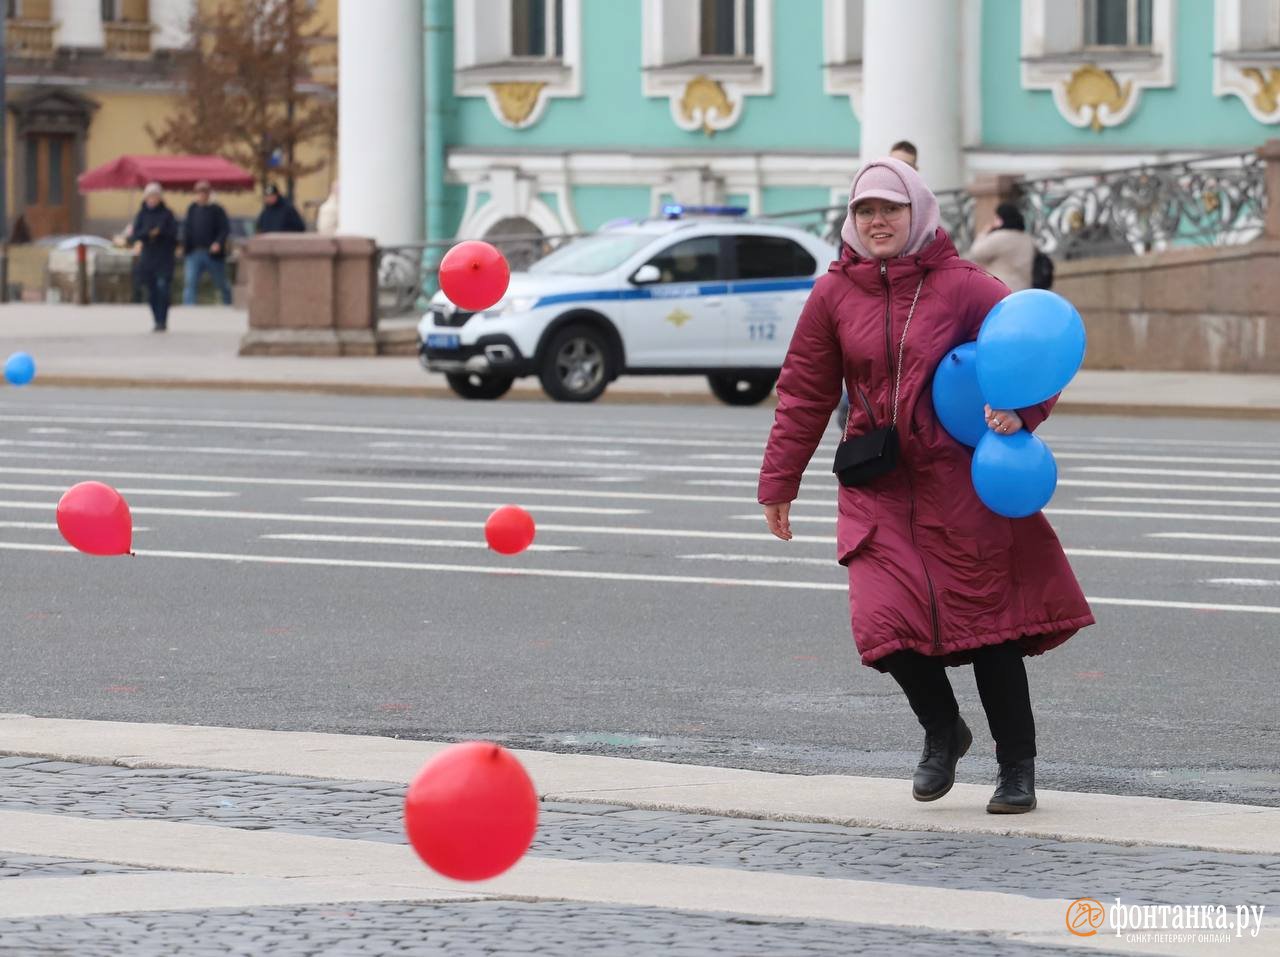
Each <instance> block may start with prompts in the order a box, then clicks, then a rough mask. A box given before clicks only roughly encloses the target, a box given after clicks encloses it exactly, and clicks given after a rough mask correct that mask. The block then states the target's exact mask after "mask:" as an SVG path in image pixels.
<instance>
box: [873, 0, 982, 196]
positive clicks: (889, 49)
mask: <svg viewBox="0 0 1280 957" xmlns="http://www.w3.org/2000/svg"><path fill="white" fill-rule="evenodd" d="M862 7H863V11H864V16H863V30H862V81H863V94H862V145H861V148H860V150H859V156H860V158H861V160H862V161H863V162H867V161H868V160H872V159H875V158H876V157H878V156H884V155H885V154H886V153H888V152H889V147H890V146H892V145H893V144H894V143H895V142H897V141H898V140H910V141H911V142H912V143H914V144H915V145H916V148H917V149H918V150H919V151H920V172H921V174H922V175H923V176H924V178H925V181H926V182H927V183H928V184H929V186H930V188H932V189H933V190H935V191H936V190H941V189H954V188H956V187H959V186H963V185H965V184H964V182H963V181H962V180H963V175H964V164H963V160H964V157H963V155H962V153H961V130H962V128H963V127H962V117H961V109H960V104H961V93H962V90H963V82H962V78H961V75H960V43H961V41H962V38H963V33H962V31H961V29H960V26H961V24H960V7H961V4H959V3H957V2H956V0H866V2H865V3H863V5H862Z"/></svg>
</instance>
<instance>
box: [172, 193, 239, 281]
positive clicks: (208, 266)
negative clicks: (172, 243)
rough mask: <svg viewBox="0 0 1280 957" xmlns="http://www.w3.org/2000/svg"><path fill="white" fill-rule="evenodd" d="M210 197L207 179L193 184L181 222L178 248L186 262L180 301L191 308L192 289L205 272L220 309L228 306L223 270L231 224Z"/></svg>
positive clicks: (225, 273) (225, 271)
mask: <svg viewBox="0 0 1280 957" xmlns="http://www.w3.org/2000/svg"><path fill="white" fill-rule="evenodd" d="M211 195H212V188H211V187H210V185H209V181H208V180H207V179H202V180H201V181H200V182H198V183H196V201H195V202H194V203H192V204H191V205H190V206H188V207H187V218H186V219H185V220H183V222H182V248H183V250H184V252H183V255H184V257H185V259H186V266H185V269H186V281H185V282H184V283H183V287H182V301H183V302H184V303H185V304H186V305H188V306H193V305H195V301H196V287H197V286H198V285H200V277H201V276H202V275H203V274H204V273H206V272H207V273H208V274H209V277H210V278H211V279H212V280H213V284H214V285H215V286H217V288H218V293H219V294H220V295H221V296H222V302H223V305H228V306H229V305H231V287H230V286H229V285H228V284H227V267H226V257H227V236H228V235H229V234H230V233H231V220H229V219H227V211H226V210H225V209H223V208H222V207H221V206H220V205H219V204H218V203H214V202H211Z"/></svg>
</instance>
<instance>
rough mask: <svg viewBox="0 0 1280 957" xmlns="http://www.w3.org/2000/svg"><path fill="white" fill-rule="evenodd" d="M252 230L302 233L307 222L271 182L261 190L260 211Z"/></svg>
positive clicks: (305, 228)
mask: <svg viewBox="0 0 1280 957" xmlns="http://www.w3.org/2000/svg"><path fill="white" fill-rule="evenodd" d="M254 230H255V232H259V233H302V232H306V230H307V224H306V223H304V222H303V221H302V215H301V214H300V213H299V212H298V210H297V209H296V208H295V207H294V205H293V203H291V202H289V200H288V198H287V197H284V196H281V195H280V188H279V187H278V186H276V184H275V183H272V184H270V185H269V186H268V187H267V188H266V189H265V190H263V191H262V212H260V213H258V222H257V224H256V225H255V227H254Z"/></svg>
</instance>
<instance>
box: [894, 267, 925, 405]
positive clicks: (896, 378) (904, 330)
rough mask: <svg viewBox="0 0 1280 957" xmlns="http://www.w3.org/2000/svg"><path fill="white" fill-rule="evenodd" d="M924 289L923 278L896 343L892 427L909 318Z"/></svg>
mask: <svg viewBox="0 0 1280 957" xmlns="http://www.w3.org/2000/svg"><path fill="white" fill-rule="evenodd" d="M923 288H924V276H921V277H920V282H919V283H918V284H917V285H916V294H915V296H913V297H912V299H911V310H910V311H909V312H908V313H907V324H906V325H905V326H903V327H902V341H901V342H899V343H898V368H897V371H896V374H895V375H894V377H893V427H894V428H897V427H898V389H899V387H900V386H901V385H902V356H903V353H904V351H905V350H906V347H907V330H908V329H910V328H911V317H912V316H914V315H915V314H916V303H917V302H919V301H920V290H921V289H923Z"/></svg>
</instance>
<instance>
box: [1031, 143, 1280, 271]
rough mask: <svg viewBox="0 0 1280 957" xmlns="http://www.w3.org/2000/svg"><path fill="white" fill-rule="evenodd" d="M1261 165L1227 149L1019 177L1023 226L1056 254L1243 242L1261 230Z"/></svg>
mask: <svg viewBox="0 0 1280 957" xmlns="http://www.w3.org/2000/svg"><path fill="white" fill-rule="evenodd" d="M1264 170H1265V164H1264V163H1263V162H1262V160H1261V159H1259V158H1258V155H1257V154H1256V153H1253V152H1249V153H1232V154H1224V155H1218V156H1203V157H1198V158H1196V159H1194V160H1187V161H1184V162H1179V163H1159V164H1153V165H1147V166H1137V167H1133V168H1131V169H1121V170H1108V171H1105V172H1093V173H1084V174H1073V175H1068V176H1056V177H1045V178H1037V179H1026V180H1022V181H1021V182H1019V184H1018V195H1019V200H1020V202H1019V205H1020V206H1021V207H1022V211H1023V215H1024V216H1025V217H1026V221H1027V231H1028V232H1029V233H1030V234H1031V235H1032V236H1034V237H1035V240H1036V243H1037V245H1038V246H1039V247H1040V248H1041V249H1042V250H1044V251H1045V252H1047V253H1050V254H1051V255H1053V256H1055V257H1058V258H1062V259H1079V258H1084V257H1087V256H1107V255H1111V256H1114V255H1128V254H1130V253H1134V254H1142V253H1148V252H1154V251H1158V250H1162V249H1169V248H1173V247H1177V246H1225V245H1233V244H1238V243H1247V242H1249V241H1251V240H1253V239H1256V238H1257V237H1258V236H1260V235H1261V234H1262V231H1263V226H1264V220H1265V218H1266V209H1267V189H1266V179H1265V176H1264Z"/></svg>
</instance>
